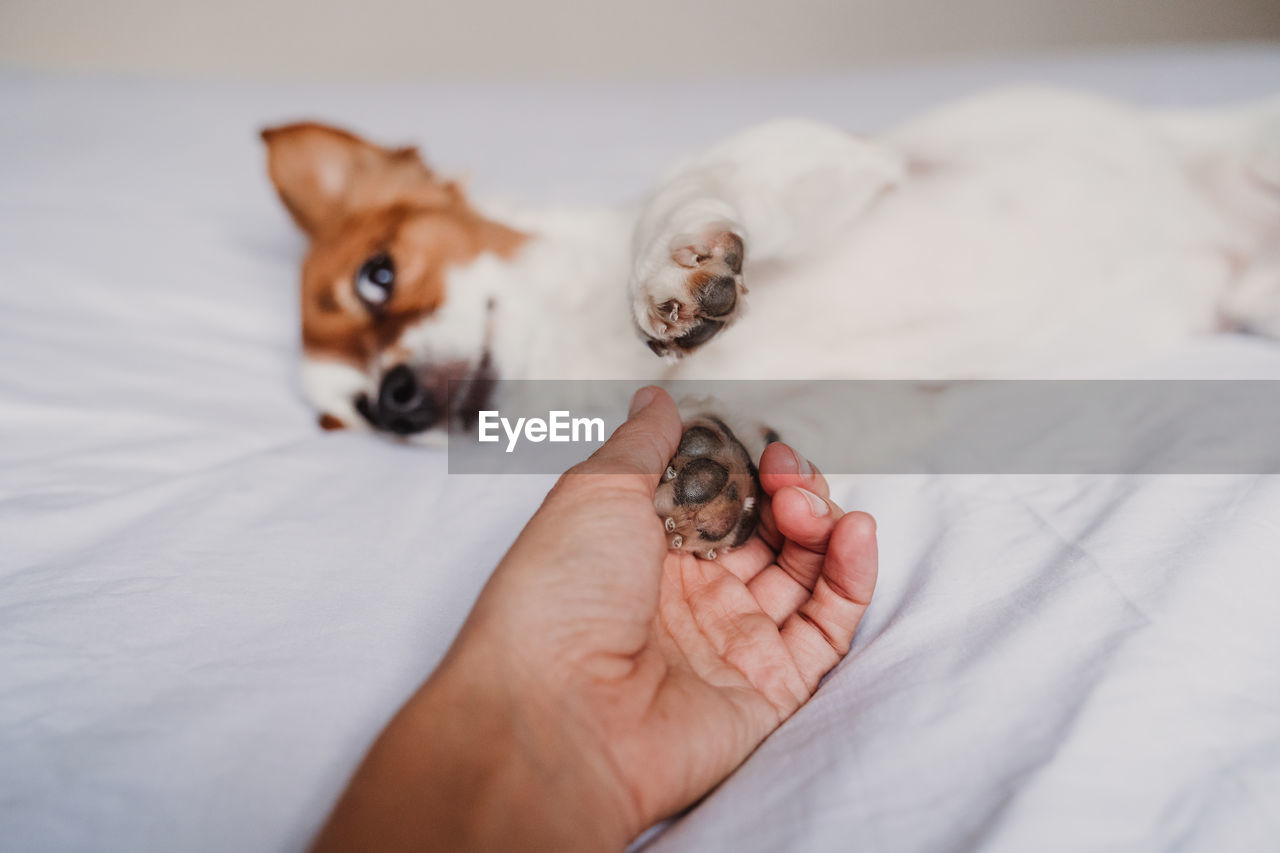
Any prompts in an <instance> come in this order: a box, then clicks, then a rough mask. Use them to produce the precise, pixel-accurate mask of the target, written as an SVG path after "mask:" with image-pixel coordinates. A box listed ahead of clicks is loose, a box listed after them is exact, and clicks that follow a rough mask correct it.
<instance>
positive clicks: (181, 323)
mask: <svg viewBox="0 0 1280 853" xmlns="http://www.w3.org/2000/svg"><path fill="white" fill-rule="evenodd" d="M1023 81H1038V82H1056V83H1062V84H1065V85H1075V86H1083V87H1089V88H1094V89H1101V90H1103V91H1109V92H1113V93H1115V94H1118V95H1123V96H1127V97H1131V98H1134V99H1137V100H1139V101H1142V102H1146V103H1160V104H1171V105H1174V104H1187V105H1190V104H1214V103H1226V102H1229V101H1232V100H1238V99H1243V98H1247V97H1255V96H1260V95H1264V94H1268V93H1274V92H1275V91H1276V89H1277V88H1278V87H1280V50H1277V49H1274V48H1272V49H1267V48H1236V49H1228V48H1223V49H1215V50H1211V51H1202V52H1190V51H1166V52H1144V53H1112V54H1100V55H1097V56H1092V57H1080V58H1069V57H1068V58H1060V59H1054V60H1042V61H1030V60H1028V61H1009V62H1001V63H987V64H969V65H949V66H937V67H921V68H909V69H900V70H897V71H886V72H880V73H871V72H866V73H857V74H852V73H850V74H831V75H825V76H818V77H805V78H795V79H772V78H771V79H760V80H750V79H734V80H728V79H726V80H695V81H680V82H674V81H673V82H653V83H645V84H618V85H605V84H602V83H581V84H567V83H564V84H552V83H519V84H515V83H512V84H497V83H493V84H488V83H447V84H446V83H434V84H419V85H381V86H373V85H370V86H349V85H330V86H325V85H302V84H275V85H264V84H258V83H253V82H248V81H244V82H172V81H144V80H132V79H125V78H113V79H93V78H86V77H58V76H52V75H37V74H31V73H27V72H22V71H17V70H8V71H0V140H2V141H3V151H4V157H2V158H0V261H2V262H3V271H4V273H3V276H2V277H0V838H3V842H0V847H3V848H4V849H6V850H15V851H35V850H39V851H71V850H121V851H126V850H127V851H151V850H155V851H162V850H164V851H168V850H194V851H199V850H237V851H276V850H295V849H299V848H300V847H302V846H303V845H304V844H305V843H306V840H307V839H308V838H309V837H310V835H311V834H312V833H313V832H314V831H315V829H316V828H317V826H318V824H319V822H320V820H321V819H322V818H323V816H324V814H325V812H326V810H327V808H328V807H329V805H330V803H331V802H332V801H333V799H334V798H335V796H336V795H337V793H338V792H339V791H340V789H341V787H342V785H343V783H344V781H345V779H346V777H347V776H348V774H349V773H350V772H351V770H352V769H353V767H354V765H355V763H356V762H357V761H358V759H359V757H360V756H361V754H362V752H363V750H364V748H365V747H366V745H367V744H368V742H369V741H370V739H371V738H372V737H373V736H374V734H375V733H376V732H377V731H378V729H379V728H380V726H381V725H382V723H383V722H384V721H385V720H386V719H387V718H388V716H389V715H390V714H391V713H392V711H393V710H394V709H395V708H396V707H397V706H398V704H399V703H400V702H401V701H402V700H403V699H404V698H405V697H406V696H407V695H408V694H409V693H410V691H411V690H412V689H413V688H414V687H415V686H416V685H417V684H418V683H419V682H420V680H421V679H422V678H423V676H424V675H425V674H426V673H427V672H429V671H430V669H431V667H432V666H433V665H434V663H435V662H436V661H437V660H438V659H439V657H440V656H441V655H442V653H443V651H444V649H445V648H446V646H447V644H448V642H449V640H450V638H451V637H452V635H453V633H454V631H455V630H456V629H457V627H458V626H459V624H460V623H461V621H462V619H463V617H464V615H465V613H466V611H467V609H468V606H469V605H470V603H471V601H472V600H473V598H474V596H475V594H476V593H477V591H478V589H479V587H480V585H481V584H482V583H483V581H484V579H485V577H486V575H487V573H488V571H489V570H490V569H491V567H492V566H493V565H494V564H495V562H496V560H497V559H498V557H499V556H500V555H501V553H502V552H503V550H504V549H505V547H506V546H507V545H508V544H509V542H510V541H511V539H512V538H513V537H514V535H515V533H516V531H517V530H518V529H519V527H520V525H521V524H522V522H523V520H524V519H525V518H527V517H528V515H529V513H530V512H531V511H532V510H533V509H534V507H535V506H536V505H537V503H538V501H539V499H540V498H541V496H542V494H543V493H544V491H545V489H546V488H547V486H548V485H549V478H546V477H510V476H508V477H481V476H472V477H463V476H454V477H450V476H448V475H447V474H446V473H445V457H444V455H443V454H442V453H440V452H438V451H429V450H421V449H411V448H405V447H399V446H394V445H392V444H389V443H384V442H378V441H373V440H370V439H369V438H367V437H365V436H360V435H343V434H325V433H321V432H320V431H318V430H317V429H316V428H315V426H314V418H313V415H312V414H311V413H310V412H309V410H308V409H307V407H306V405H305V404H304V403H303V402H302V401H301V399H300V397H299V395H298V392H297V388H296V376H295V372H296V348H297V344H296V339H297V309H296V305H295V300H296V296H295V293H294V288H295V281H296V274H297V273H296V269H297V262H298V260H299V256H300V252H301V250H302V243H301V240H300V238H299V237H298V236H296V235H295V234H294V232H293V230H292V227H291V226H290V225H289V223H288V222H287V220H286V218H285V216H284V214H283V213H282V211H281V210H280V209H279V206H278V204H277V202H276V201H275V199H274V197H273V196H272V195H271V192H270V189H269V187H268V185H267V182H266V180H265V178H264V175H263V164H262V152H261V150H260V146H259V143H258V140H257V139H256V137H255V130H256V129H257V128H258V127H260V126H262V125H264V124H267V123H272V122H278V121H281V120H284V119H289V118H297V117H313V116H314V117H324V118H329V119H332V120H335V121H339V122H342V123H345V124H348V125H350V126H353V127H356V128H359V129H361V130H363V131H365V132H368V133H370V134H371V135H374V136H375V137H376V138H380V139H384V140H387V141H408V140H418V141H421V142H422V143H423V148H424V150H425V152H426V154H427V156H428V158H429V159H430V160H431V162H433V163H434V164H435V165H436V166H437V167H439V168H441V169H443V170H445V171H450V172H460V171H464V170H466V171H470V173H471V174H472V175H473V180H472V185H473V187H475V188H476V189H477V190H478V191H480V192H482V193H483V192H489V193H493V192H495V191H501V192H503V193H507V194H510V195H514V196H518V197H521V198H524V199H536V200H543V201H549V202H550V201H559V202H571V201H583V200H589V201H600V200H611V199H625V198H628V197H630V196H632V195H635V194H637V193H639V192H641V191H642V190H643V189H644V188H645V187H646V186H647V184H648V183H649V182H650V181H651V180H653V178H654V177H655V176H656V175H657V174H658V173H659V172H660V171H661V169H662V168H663V167H664V166H665V165H666V164H668V163H669V162H670V161H671V159H672V158H674V157H675V156H677V155H679V154H680V153H682V152H686V151H688V150H689V149H690V148H691V147H693V146H696V145H699V144H703V143H707V142H710V141H712V140H714V139H716V138H717V137H719V136H721V135H723V134H725V133H727V132H729V131H731V130H733V129H735V128H737V127H740V126H742V125H745V124H747V123H748V122H750V121H753V120H756V119H761V118H765V117H769V116H774V115H778V114H807V115H812V116H817V117H820V118H826V119H829V120H832V121H835V122H838V123H840V124H843V125H845V126H848V127H851V128H855V129H861V128H866V129H873V128H877V127H881V126H884V125H885V124H887V123H888V122H891V121H893V120H896V119H899V118H902V117H905V116H907V115H910V114H912V113H914V112H916V111H918V110H920V109H922V108H924V107H926V106H928V105H931V104H934V103H937V102H940V101H942V100H945V99H946V98H949V97H953V96H956V95H959V94H963V93H965V92H968V91H973V90H975V89H979V88H982V87H984V86H988V85H993V84H996V83H1001V82H1023ZM1149 372H1150V375H1153V376H1187V377H1190V376H1197V377H1199V376H1203V377H1225V376H1232V377H1256V378H1280V348H1278V347H1276V346H1275V345H1273V344H1270V343H1267V342H1264V341H1258V340H1250V339H1246V338H1233V337H1223V338H1219V339H1216V340H1209V341H1205V342H1201V343H1198V344H1196V345H1194V346H1190V347H1188V348H1187V349H1186V350H1185V351H1183V352H1180V353H1178V354H1177V355H1176V356H1174V357H1171V358H1170V359H1168V360H1166V361H1163V362H1161V363H1159V364H1154V365H1151V366H1150V368H1149ZM819 461H820V460H819ZM836 493H837V495H838V496H839V497H840V498H841V499H842V500H843V501H844V502H845V503H846V505H849V506H857V507H861V508H864V509H867V510H869V511H871V512H872V513H874V514H875V515H876V516H877V518H878V519H879V523H880V536H881V553H882V574H881V582H880V588H879V591H878V593H877V597H876V600H875V602H874V604H873V606H872V607H871V610H870V611H869V613H868V615H867V618H866V620H865V621H864V623H863V625H862V628H861V630H860V632H859V634H858V637H857V639H856V643H855V646H854V649H853V652H852V653H851V654H850V656H849V657H848V658H847V659H846V660H845V661H844V663H843V664H841V666H840V667H839V668H838V669H837V670H836V671H835V673H834V674H833V675H832V676H831V677H830V678H829V679H828V680H827V682H826V683H825V684H824V685H823V687H822V688H821V689H820V690H819V692H818V694H817V696H816V697H815V698H814V700H813V701H812V702H811V703H810V704H809V705H808V706H806V707H805V708H803V709H802V710H801V711H800V712H799V713H798V714H796V716H795V717H794V718H793V719H791V720H790V721H788V722H787V723H786V724H785V725H784V726H783V727H782V728H781V729H780V730H779V731H778V732H776V733H775V734H774V735H773V736H772V737H771V738H770V739H769V740H768V741H766V743H765V744H764V745H763V746H762V747H761V748H760V749H759V750H758V751H757V752H756V753H755V754H754V755H752V756H751V757H750V759H749V760H748V761H747V762H746V763H745V765H744V766H743V767H742V768H741V769H740V770H739V771H738V772H737V773H736V774H735V775H734V776H733V777H732V778H730V779H729V780H728V781H727V782H726V783H725V784H724V785H722V786H721V787H719V788H718V789H717V790H716V791H715V792H714V793H713V794H712V795H711V796H710V797H709V798H707V799H706V800H705V801H704V802H703V803H702V804H700V805H699V806H698V807H697V808H696V809H694V810H693V811H692V812H690V813H689V814H687V815H685V816H684V817H682V818H681V819H680V820H678V821H676V822H674V823H673V824H671V825H670V826H668V827H666V828H665V830H664V831H662V832H656V833H653V834H652V835H651V836H650V837H649V839H648V844H649V845H650V848H651V849H652V850H655V851H686V850H697V851H701V850H717V849H733V850H736V851H742V852H743V853H745V851H767V850H784V849H785V850H841V851H843V850H853V849H863V850H884V851H932V850H961V849H970V848H975V847H977V848H983V849H992V850H1010V851H1025V850H1030V849H1034V850H1040V851H1043V850H1077V849H1086V848H1092V849H1125V850H1165V849H1183V850H1204V851H1221V850H1254V849H1264V848H1274V847H1275V846H1276V845H1277V843H1280V812H1278V811H1277V809H1276V805H1277V803H1280V619H1277V617H1276V613H1277V604H1276V602H1277V601H1278V600H1280V557H1278V555H1280V482H1278V481H1277V478H1266V477H1209V476H1206V477H1151V478H1121V477H1003V478H1001V477H933V478H930V477H920V476H913V477H874V478H870V477H869V478H863V479H859V480H843V481H840V482H839V483H838V484H837V487H836Z"/></svg>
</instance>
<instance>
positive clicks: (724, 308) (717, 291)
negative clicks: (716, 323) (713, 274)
mask: <svg viewBox="0 0 1280 853" xmlns="http://www.w3.org/2000/svg"><path fill="white" fill-rule="evenodd" d="M737 302H738V284H737V282H735V281H734V280H733V276H728V275H722V276H720V277H719V278H714V279H712V280H711V281H709V282H707V283H706V284H705V285H703V287H702V290H701V291H700V292H699V293H698V304H699V305H701V306H702V311H703V313H705V314H706V315H707V316H708V317H723V316H724V315H725V314H728V313H729V312H730V311H732V310H733V306H734V305H735V304H737Z"/></svg>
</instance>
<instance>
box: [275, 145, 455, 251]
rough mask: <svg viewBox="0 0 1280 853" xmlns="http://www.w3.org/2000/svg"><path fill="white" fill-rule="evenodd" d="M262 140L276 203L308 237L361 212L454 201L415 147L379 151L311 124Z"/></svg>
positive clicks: (377, 148) (375, 146)
mask: <svg viewBox="0 0 1280 853" xmlns="http://www.w3.org/2000/svg"><path fill="white" fill-rule="evenodd" d="M262 139H263V141H264V142H266V144H267V169H268V171H269V173H270V175H271V182H272V183H273V184H275V187H276V192H278V193H279V194H280V200H281V201H283V202H284V206H285V207H286V208H288V210H289V214H290V215H291V216H292V217H293V220H294V221H295V222H297V223H298V226H299V227H300V228H302V230H303V231H306V232H307V233H308V234H309V235H311V236H312V237H314V236H315V235H316V234H318V233H320V232H321V231H323V230H324V229H325V228H326V227H328V226H329V225H332V224H334V223H336V222H340V221H341V220H343V219H345V218H347V217H349V216H351V215H352V214H354V213H357V212H359V211H362V210H368V209H373V208H377V207H384V206H389V205H394V204H398V203H414V204H428V205H431V204H444V203H448V201H449V200H450V199H451V198H452V194H451V193H450V192H449V191H448V188H447V185H445V184H442V183H441V182H439V181H437V180H436V179H435V176H434V175H432V173H431V171H430V170H429V169H428V168H427V167H426V165H425V164H424V163H423V162H422V160H421V158H419V156H418V151H417V149H415V148H396V149H388V148H382V147H380V146H378V145H374V144H372V143H370V142H366V141H365V140H363V139H361V138H360V137H358V136H356V135H354V134H351V133H347V132H346V131H345V130H339V129H338V128H336V127H328V126H326V125H322V124H315V123H312V122H303V123H300V124H288V125H283V126H281V127H271V128H267V129H266V130H264V131H262Z"/></svg>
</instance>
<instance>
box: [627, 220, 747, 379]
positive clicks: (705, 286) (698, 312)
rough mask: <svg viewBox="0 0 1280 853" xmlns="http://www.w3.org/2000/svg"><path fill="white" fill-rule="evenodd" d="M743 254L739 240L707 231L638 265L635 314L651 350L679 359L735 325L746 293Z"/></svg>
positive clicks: (724, 231) (718, 228) (723, 231)
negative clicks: (731, 324) (732, 324)
mask: <svg viewBox="0 0 1280 853" xmlns="http://www.w3.org/2000/svg"><path fill="white" fill-rule="evenodd" d="M744 252H745V246H744V244H743V242H742V238H741V237H739V236H738V235H737V234H735V233H734V232H733V231H731V230H728V228H727V227H725V226H724V225H722V224H720V225H711V226H708V227H706V228H705V229H703V230H702V231H700V232H698V233H696V234H693V235H688V234H686V235H682V236H680V237H676V238H675V239H673V240H672V241H670V244H669V247H668V248H666V249H665V250H664V255H663V256H662V257H659V258H654V259H652V260H651V261H650V262H648V263H641V264H639V265H638V269H637V273H638V275H637V279H636V283H635V286H634V293H633V297H634V305H633V309H634V311H635V319H636V324H637V325H638V326H639V328H640V332H641V334H642V335H643V336H644V337H645V340H646V342H647V343H648V345H649V349H651V350H653V352H654V353H655V354H656V355H659V356H668V355H670V356H675V357H680V356H683V355H686V354H688V353H690V352H692V351H693V350H695V349H697V348H698V347H700V346H702V345H703V344H705V343H706V342H707V341H709V340H711V339H712V338H714V337H715V336H716V335H717V334H719V333H720V331H721V330H723V329H724V328H726V327H727V326H728V325H729V324H730V323H732V322H733V320H734V318H735V317H736V316H737V315H738V311H739V308H740V306H741V301H742V296H743V294H745V293H746V292H747V289H746V287H745V286H744V284H743V281H742V259H743V255H744Z"/></svg>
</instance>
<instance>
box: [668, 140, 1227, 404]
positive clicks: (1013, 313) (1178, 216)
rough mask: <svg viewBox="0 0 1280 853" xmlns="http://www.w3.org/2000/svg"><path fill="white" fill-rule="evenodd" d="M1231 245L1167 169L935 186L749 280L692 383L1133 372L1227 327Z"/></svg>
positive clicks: (950, 181)
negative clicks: (739, 308)
mask: <svg viewBox="0 0 1280 853" xmlns="http://www.w3.org/2000/svg"><path fill="white" fill-rule="evenodd" d="M1138 153H1140V152H1135V155H1131V156H1136V154H1138ZM1118 156H1119V155H1118ZM1228 238H1229V234H1228V231H1227V224H1226V223H1225V222H1224V221H1223V220H1222V218H1221V217H1220V215H1219V214H1218V213H1217V212H1216V211H1215V210H1214V209H1212V208H1211V207H1209V206H1208V204H1207V203H1206V202H1205V201H1204V200H1203V198H1202V195H1201V194H1200V193H1197V192H1196V191H1195V189H1194V187H1192V186H1191V185H1190V184H1189V183H1188V181H1187V179H1186V178H1185V176H1184V175H1183V173H1182V170H1181V169H1180V168H1179V167H1178V165H1177V164H1176V163H1173V162H1161V161H1159V159H1158V158H1154V157H1146V158H1143V159H1142V160H1141V162H1135V163H1125V162H1119V163H1118V162H1106V161H1102V162H1098V161H1096V160H1091V159H1089V158H1081V157H1079V156H1078V152H1076V151H1073V150H1071V149H1069V148H1065V147H1064V148H1058V149H1053V148H1050V149H1047V150H1038V151H1036V152H1028V153H1025V154H1023V155H1021V156H1019V157H1018V158H1014V159H1009V160H1007V161H1004V162H999V163H986V164H981V165H970V166H966V167H964V168H962V169H961V168H956V169H953V170H949V171H939V172H936V173H933V174H920V175H916V176H913V177H912V178H911V179H910V180H909V181H908V183H907V184H906V185H905V186H903V187H901V188H899V189H898V190H896V191H895V192H894V193H892V194H891V195H889V196H887V197H886V198H884V199H883V200H882V201H881V202H880V203H879V204H878V205H877V206H875V207H874V208H872V210H871V211H869V213H868V215H867V216H866V217H864V218H863V219H861V220H860V221H858V222H857V223H856V224H855V225H854V226H853V227H852V228H851V229H850V230H849V231H848V233H847V234H845V235H844V237H843V239H840V240H838V241H836V242H834V243H832V244H829V245H825V246H814V247H811V249H810V250H809V251H805V252H797V253H796V254H797V255H798V256H800V257H802V258H804V260H795V261H787V262H785V263H783V262H778V263H774V264H761V265H759V266H758V267H753V268H750V269H749V270H748V273H747V278H748V284H749V287H750V288H751V293H750V296H749V297H748V300H749V310H748V313H747V314H746V316H744V317H743V318H742V319H741V320H740V321H739V322H738V323H737V324H736V325H735V326H734V327H733V328H731V329H729V330H727V331H726V332H724V333H723V334H722V335H721V337H720V338H719V339H718V340H716V341H714V342H713V343H712V345H709V346H706V347H704V348H703V349H702V350H701V351H699V352H698V353H696V354H695V355H694V356H693V357H691V358H688V359H685V361H684V362H682V364H681V366H680V368H679V369H678V374H679V375H680V376H682V377H685V378H810V377H850V378H854V377H868V378H953V377H981V376H1086V375H1089V374H1090V373H1092V372H1094V371H1096V370H1100V369H1101V368H1102V367H1104V366H1106V367H1108V368H1110V369H1112V370H1114V369H1116V368H1123V366H1124V365H1125V364H1126V363H1131V362H1133V361H1135V360H1139V359H1142V358H1144V357H1147V356H1150V355H1152V354H1155V353H1158V352H1160V351H1162V350H1165V349H1168V348H1170V347H1172V346H1175V345H1177V344H1178V343H1179V342H1181V341H1183V340H1185V339H1186V338H1188V337H1190V336H1192V335H1195V334H1200V333H1204V332H1208V331H1211V330H1212V329H1213V328H1214V327H1215V323H1216V307H1217V303H1218V300H1219V297H1220V294H1221V293H1222V291H1223V289H1224V287H1225V286H1226V284H1227V282H1228V280H1229V277H1230V274H1231V270H1230V265H1229V262H1228V257H1227V253H1226V252H1225V251H1224V248H1225V246H1227V245H1228Z"/></svg>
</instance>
